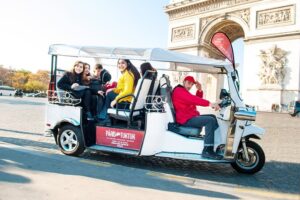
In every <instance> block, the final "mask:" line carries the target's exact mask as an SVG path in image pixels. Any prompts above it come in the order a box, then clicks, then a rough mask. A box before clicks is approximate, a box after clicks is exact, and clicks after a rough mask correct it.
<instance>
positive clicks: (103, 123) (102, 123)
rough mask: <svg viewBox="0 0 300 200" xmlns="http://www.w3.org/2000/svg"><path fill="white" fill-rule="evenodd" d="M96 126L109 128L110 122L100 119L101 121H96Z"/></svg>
mask: <svg viewBox="0 0 300 200" xmlns="http://www.w3.org/2000/svg"><path fill="white" fill-rule="evenodd" d="M98 124H99V125H100V126H111V120H110V119H109V118H108V119H102V120H98Z"/></svg>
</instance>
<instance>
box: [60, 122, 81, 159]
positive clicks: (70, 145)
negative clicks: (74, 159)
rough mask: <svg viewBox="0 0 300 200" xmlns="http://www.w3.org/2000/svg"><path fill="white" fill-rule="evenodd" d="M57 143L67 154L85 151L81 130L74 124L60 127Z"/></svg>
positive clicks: (72, 154)
mask: <svg viewBox="0 0 300 200" xmlns="http://www.w3.org/2000/svg"><path fill="white" fill-rule="evenodd" d="M57 143H58V145H59V147H60V150H61V152H63V153H64V154H66V155H70V156H78V155H80V154H82V153H83V151H84V143H83V137H82V133H81V130H80V128H78V127H76V126H73V125H65V126H63V127H62V128H60V129H59V132H58V138H57Z"/></svg>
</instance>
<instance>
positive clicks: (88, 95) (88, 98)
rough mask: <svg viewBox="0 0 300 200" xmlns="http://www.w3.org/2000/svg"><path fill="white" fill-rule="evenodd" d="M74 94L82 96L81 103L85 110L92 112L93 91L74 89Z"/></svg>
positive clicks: (78, 96) (77, 96)
mask: <svg viewBox="0 0 300 200" xmlns="http://www.w3.org/2000/svg"><path fill="white" fill-rule="evenodd" d="M72 94H73V95H74V96H75V97H76V98H81V101H82V102H81V105H82V107H83V109H84V111H85V112H91V105H92V92H91V90H89V89H85V90H81V91H72Z"/></svg>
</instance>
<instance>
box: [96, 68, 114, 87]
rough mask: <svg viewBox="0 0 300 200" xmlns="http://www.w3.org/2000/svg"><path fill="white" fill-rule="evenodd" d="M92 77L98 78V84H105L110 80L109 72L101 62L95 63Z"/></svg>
mask: <svg viewBox="0 0 300 200" xmlns="http://www.w3.org/2000/svg"><path fill="white" fill-rule="evenodd" d="M94 74H95V76H94V78H95V79H97V80H99V82H100V84H102V85H105V84H106V83H108V82H109V81H110V80H111V75H110V73H109V72H108V71H107V70H106V69H104V68H103V66H102V65H101V64H96V65H95V68H94Z"/></svg>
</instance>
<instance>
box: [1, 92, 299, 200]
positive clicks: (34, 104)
mask: <svg viewBox="0 0 300 200" xmlns="http://www.w3.org/2000/svg"><path fill="white" fill-rule="evenodd" d="M45 102H46V99H34V98H22V99H16V98H13V97H0V147H1V146H2V145H15V146H18V147H22V148H26V149H32V150H34V151H37V152H42V153H45V154H46V155H48V154H50V155H56V156H61V153H60V152H59V150H58V148H57V146H56V145H55V142H54V140H53V138H52V137H44V136H43V134H44V116H45ZM256 124H257V125H259V126H261V127H263V128H264V129H265V130H266V134H265V136H264V138H263V139H262V140H261V141H257V142H258V143H259V144H260V145H261V146H262V147H263V149H264V151H265V154H266V164H265V166H264V168H263V169H262V170H261V171H260V172H258V173H257V174H254V175H243V174H239V173H237V172H236V171H235V170H233V169H232V168H231V166H230V165H228V164H213V163H199V162H186V161H176V160H172V159H154V158H152V157H150V158H142V159H141V158H135V157H128V156H120V155H114V154H101V155H100V156H99V155H97V154H91V153H85V154H84V155H83V156H82V157H81V158H75V159H79V160H80V162H83V163H86V164H89V165H96V166H97V165H98V166H101V165H105V164H107V163H109V165H115V166H120V167H127V168H130V169H136V170H146V174H147V176H151V177H159V178H161V179H165V180H168V181H171V182H177V183H179V184H183V185H184V184H187V185H189V184H190V185H192V186H193V187H196V188H197V187H198V188H205V189H209V190H211V191H221V192H224V193H226V194H228V195H229V194H230V195H234V196H230V195H229V196H221V197H222V198H229V199H232V198H259V199H260V198H261V199H268V198H270V199H274V198H277V199H300V196H299V194H300V150H299V149H300V148H299V146H300V145H299V144H300V118H293V117H291V116H289V115H288V114H278V113H265V112H259V113H258V117H257V121H256ZM64 157H66V156H64ZM0 159H1V157H0ZM121 170H122V169H121ZM154 184H155V183H154ZM0 185H1V160H0ZM146 185H147V184H146ZM144 187H146V186H144ZM159 187H162V188H164V187H165V186H159ZM146 188H147V187H146ZM149 188H153V187H152V186H151V187H150V186H149ZM155 188H156V187H154V189H155ZM165 190H167V191H172V190H168V189H165ZM182 193H188V192H187V191H185V192H182ZM0 194H1V193H0ZM214 197H215V198H216V197H218V196H214ZM202 198H203V196H202ZM219 198H220V197H219ZM0 199H1V196H0ZM191 199H192V198H191Z"/></svg>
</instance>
